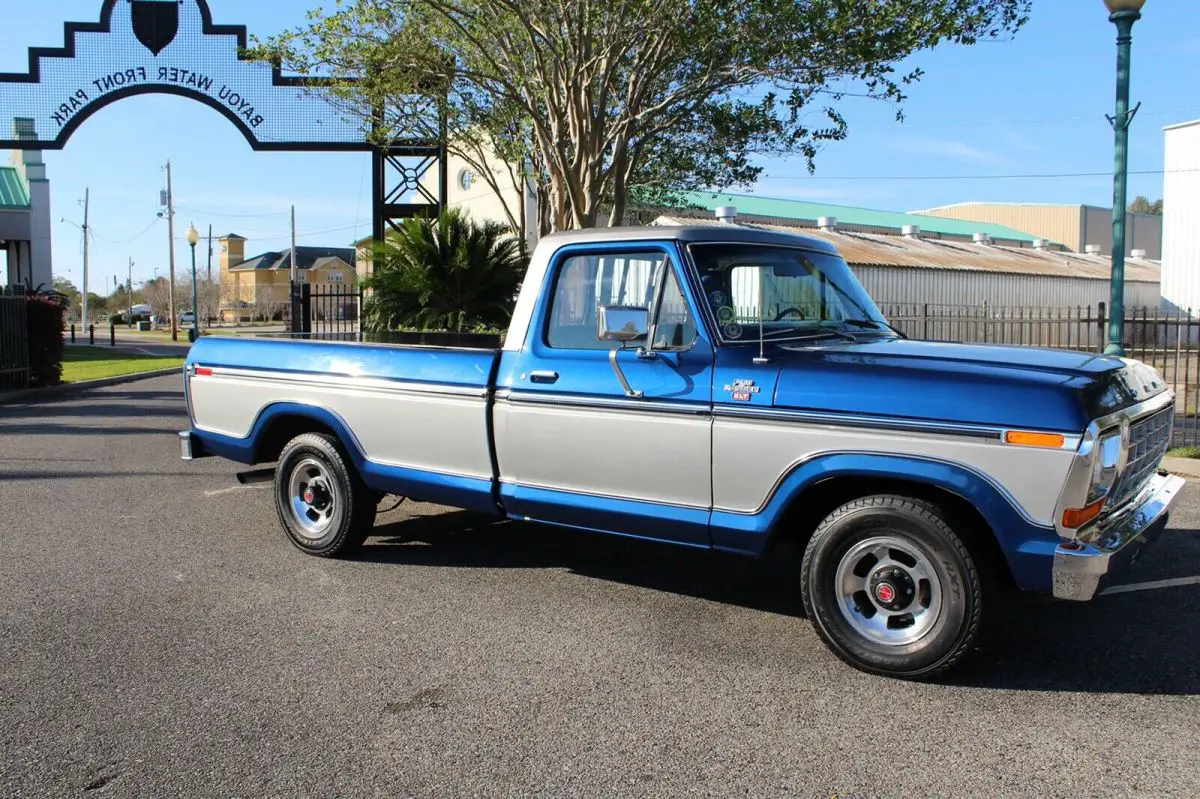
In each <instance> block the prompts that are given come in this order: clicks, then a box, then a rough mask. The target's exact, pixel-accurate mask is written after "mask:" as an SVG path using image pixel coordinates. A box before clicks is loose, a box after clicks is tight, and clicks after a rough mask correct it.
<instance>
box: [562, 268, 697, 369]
mask: <svg viewBox="0 0 1200 799" xmlns="http://www.w3.org/2000/svg"><path fill="white" fill-rule="evenodd" d="M665 259H666V255H664V254H663V253H661V252H642V253H621V254H614V255H605V254H602V253H595V254H588V255H574V256H571V257H570V258H568V259H566V260H565V261H563V263H562V265H561V266H560V267H559V269H558V279H557V281H556V282H555V285H554V296H553V298H552V300H551V305H550V316H549V324H548V325H547V329H546V343H547V344H549V345H550V346H551V347H556V348H560V349H576V350H609V349H612V342H608V341H601V340H600V339H599V338H597V337H596V322H597V318H598V317H599V308H600V306H601V305H630V306H635V307H641V308H648V307H649V306H650V304H651V303H652V302H653V301H654V289H655V286H654V281H655V280H656V279H657V278H658V273H659V267H660V266H661V265H662V263H663V261H664V260H665ZM672 280H673V278H672ZM675 295H676V296H677V297H678V299H677V300H676V301H674V306H673V307H675V309H676V314H677V315H678V311H679V310H680V309H682V310H683V311H684V315H685V316H687V315H688V314H686V308H687V306H686V304H685V303H684V302H683V296H682V294H681V293H680V292H679V289H678V286H676V287H675ZM666 305H667V297H666V296H664V297H663V307H664V309H665V308H666ZM693 327H694V326H693ZM672 335H674V333H672Z"/></svg>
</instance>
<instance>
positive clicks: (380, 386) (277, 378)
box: [193, 366, 488, 399]
mask: <svg viewBox="0 0 1200 799" xmlns="http://www.w3.org/2000/svg"><path fill="white" fill-rule="evenodd" d="M210 368H211V369H212V376H211V377H208V378H203V377H200V378H195V377H194V378H193V379H199V380H205V379H208V380H212V379H216V378H220V377H232V378H242V379H250V380H267V381H271V382H278V383H289V384H293V385H302V386H314V387H317V388H350V389H361V390H364V391H384V392H389V393H395V394H436V395H439V396H447V397H472V398H476V399H484V398H486V397H487V394H488V390H487V388H486V387H484V386H452V385H446V384H443V383H416V382H410V381H406V380H391V379H388V378H385V377H353V376H350V375H325V374H310V373H307V372H289V371H272V370H268V369H238V368H233V367H228V366H213V367H210Z"/></svg>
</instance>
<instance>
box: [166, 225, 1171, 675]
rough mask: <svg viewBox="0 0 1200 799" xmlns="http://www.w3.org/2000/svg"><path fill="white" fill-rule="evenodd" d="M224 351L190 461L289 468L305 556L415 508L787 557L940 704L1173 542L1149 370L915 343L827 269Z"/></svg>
mask: <svg viewBox="0 0 1200 799" xmlns="http://www.w3.org/2000/svg"><path fill="white" fill-rule="evenodd" d="M444 343H445V344H446V345H445V346H430V345H427V344H425V345H408V346H405V345H396V344H372V343H367V342H361V341H354V342H328V341H314V340H291V339H287V338H278V339H271V338H254V339H246V338H237V339H235V338H220V337H211V338H204V339H202V340H201V341H199V342H198V343H197V344H196V345H195V346H194V347H193V348H192V350H191V354H190V356H189V358H188V363H187V367H186V375H185V383H186V394H187V404H188V411H189V414H190V417H191V429H190V430H188V431H186V432H183V433H181V434H180V435H181V442H182V450H183V457H184V458H186V459H191V458H199V457H203V456H208V455H216V456H221V457H224V458H229V459H231V460H234V461H237V462H239V463H245V464H260V463H261V464H271V463H274V464H276V466H275V472H274V496H275V504H276V507H277V508H278V511H279V518H280V520H281V522H282V524H283V529H284V531H285V532H286V533H287V535H288V537H289V538H290V539H291V541H292V543H293V544H295V545H296V546H297V547H299V548H300V549H301V550H303V551H304V552H307V553H310V554H313V555H321V556H331V555H338V554H341V553H345V552H346V551H347V550H349V549H351V548H352V547H354V546H356V545H358V544H359V543H360V542H361V541H362V540H363V539H364V538H365V537H366V536H368V535H369V534H370V533H371V529H372V525H373V524H374V520H375V513H376V507H377V504H378V503H379V502H380V500H381V498H382V497H383V496H384V495H388V494H391V495H400V496H406V497H411V498H414V499H420V500H427V501H430V502H436V503H441V504H444V505H451V506H456V507H461V508H469V509H473V510H477V511H482V512H485V513H489V514H495V515H496V516H499V517H507V518H510V519H525V520H530V521H536V522H541V523H545V524H549V525H558V526H562V527H570V528H576V529H583V530H594V531H598V532H605V533H613V534H616V535H623V536H635V537H638V538H645V539H652V540H655V541H662V542H665V543H671V544H679V545H682V546H688V547H701V548H706V549H717V550H723V551H727V552H735V553H740V554H744V555H747V556H751V557H758V556H762V555H764V554H766V553H768V552H770V551H771V550H772V548H773V547H774V545H776V544H778V543H779V542H781V541H786V540H790V541H792V542H794V543H795V544H797V545H798V546H799V551H802V552H803V553H804V555H803V560H802V562H801V563H800V564H798V569H797V577H798V579H797V583H798V585H799V589H800V591H801V593H802V595H803V601H804V607H805V610H806V613H807V616H808V618H809V619H810V620H811V621H812V623H813V625H814V626H815V628H816V630H817V632H818V633H819V634H820V636H821V638H822V639H823V640H824V641H825V643H826V644H827V645H828V646H829V647H830V648H831V649H832V650H833V652H834V653H836V654H837V655H838V656H839V657H841V658H842V659H843V660H845V661H847V662H848V663H850V664H852V665H854V666H856V667H858V668H861V669H864V670H866V671H871V672H875V673H880V674H886V675H892V676H899V677H906V678H923V677H930V676H932V675H935V674H938V673H940V672H943V671H945V670H946V669H948V668H950V667H951V666H953V665H954V664H955V663H957V662H959V661H960V660H961V658H962V657H963V656H964V654H966V653H967V652H968V651H969V650H970V649H971V648H972V646H973V644H974V643H975V642H976V639H977V636H978V635H979V631H980V624H981V619H982V617H983V614H984V612H985V609H986V608H987V607H988V605H989V604H990V603H993V602H995V601H997V600H998V599H999V598H1000V597H1001V596H1003V594H1004V592H1005V589H1006V588H1012V587H1015V588H1016V589H1019V590H1022V591H1029V592H1036V593H1041V594H1048V595H1052V596H1055V597H1059V598H1062V599H1071V600H1088V599H1091V598H1092V597H1093V596H1094V595H1095V594H1096V593H1097V591H1098V590H1099V588H1100V586H1101V585H1102V583H1103V582H1104V581H1105V580H1106V579H1107V578H1108V576H1109V575H1110V574H1112V573H1113V572H1115V571H1117V570H1118V569H1119V568H1121V567H1122V566H1124V565H1126V564H1127V563H1128V562H1129V561H1131V560H1132V559H1133V558H1134V557H1135V556H1136V554H1137V552H1138V551H1139V549H1140V548H1141V546H1142V545H1143V544H1144V543H1145V542H1146V541H1147V540H1150V539H1153V538H1154V537H1155V536H1156V535H1157V534H1158V533H1159V532H1160V531H1161V530H1162V529H1163V527H1164V526H1165V524H1166V520H1167V513H1168V511H1169V510H1170V508H1171V506H1172V503H1173V502H1174V500H1175V498H1176V496H1177V495H1178V492H1179V490H1180V488H1181V486H1182V481H1181V480H1180V479H1178V478H1176V477H1172V476H1168V475H1165V474H1160V473H1159V470H1158V466H1159V462H1160V459H1161V457H1162V455H1163V453H1164V452H1165V450H1166V448H1167V446H1168V442H1169V441H1170V439H1171V428H1172V423H1173V414H1174V395H1173V393H1172V392H1171V391H1170V390H1169V389H1168V388H1167V386H1166V385H1165V384H1164V382H1163V380H1162V379H1161V378H1160V377H1159V375H1158V374H1157V373H1156V372H1155V370H1154V369H1152V368H1150V367H1148V366H1146V365H1144V364H1141V363H1139V362H1137V361H1132V360H1123V359H1118V358H1113V357H1106V356H1101V355H1089V354H1081V353H1076V352H1065V351H1053V350H1045V349H1025V348H1012V347H1000V346H968V345H958V344H939V343H930V342H919V341H911V340H907V339H905V337H904V336H902V335H900V334H898V333H897V332H895V331H894V330H893V329H892V328H891V327H890V326H889V324H888V322H887V321H886V320H885V319H884V318H883V316H882V315H881V314H880V312H879V310H878V309H877V308H876V306H875V304H874V303H873V302H872V300H871V298H870V297H869V296H868V295H867V293H866V292H865V291H864V290H863V288H862V286H861V285H860V284H859V283H858V282H857V281H856V280H855V278H854V275H853V274H852V272H851V271H850V269H849V268H848V267H847V265H846V262H845V261H844V260H843V259H842V258H841V257H840V256H839V255H838V252H837V250H836V249H835V248H833V247H831V246H830V245H829V244H827V243H825V242H823V241H820V240H815V239H812V238H806V237H802V236H793V235H786V234H781V233H774V232H768V231H763V230H758V229H753V228H747V227H740V226H737V225H723V226H704V227H699V226H697V227H675V228H665V227H659V228H617V229H609V230H596V231H581V232H572V233H560V234H555V235H551V236H548V237H547V238H545V239H543V240H542V242H541V243H540V244H539V245H538V247H537V250H536V252H535V253H534V255H533V259H532V263H531V265H530V268H529V271H528V275H527V278H526V280H525V283H524V286H523V288H522V290H521V294H520V296H519V298H518V301H517V305H516V310H515V313H514V316H513V320H512V325H511V327H510V328H509V331H508V335H507V336H506V337H505V338H504V342H503V346H499V344H498V343H497V344H496V346H485V347H477V348H472V347H469V346H463V345H462V342H461V341H457V340H454V339H447V340H446V341H445V342H444Z"/></svg>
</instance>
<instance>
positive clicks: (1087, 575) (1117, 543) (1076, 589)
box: [1054, 474, 1184, 602]
mask: <svg viewBox="0 0 1200 799" xmlns="http://www.w3.org/2000/svg"><path fill="white" fill-rule="evenodd" d="M1183 485H1184V481H1183V478H1180V477H1175V476H1174V475H1169V474H1160V475H1155V476H1154V477H1151V478H1150V482H1149V483H1148V484H1147V486H1146V488H1145V489H1143V491H1142V492H1141V496H1140V497H1139V498H1138V500H1137V501H1136V502H1135V504H1134V505H1133V506H1132V507H1131V508H1130V509H1129V510H1125V511H1122V512H1121V513H1120V514H1119V515H1118V516H1116V517H1115V518H1112V519H1109V520H1107V521H1106V522H1105V523H1104V525H1103V526H1102V527H1101V528H1100V534H1099V535H1098V536H1097V537H1096V540H1095V541H1094V542H1093V543H1091V544H1084V543H1081V542H1069V543H1064V544H1060V545H1059V546H1058V548H1057V549H1055V551H1054V596H1055V597H1056V598H1058V599H1071V600H1075V601H1077V602H1086V601H1088V600H1089V599H1092V598H1093V597H1095V596H1096V592H1097V591H1099V590H1100V586H1101V583H1103V582H1104V580H1105V579H1106V578H1107V577H1108V576H1109V575H1111V574H1114V573H1117V572H1120V571H1122V570H1123V569H1125V568H1127V567H1129V566H1130V565H1132V564H1133V562H1134V560H1136V559H1137V556H1138V555H1139V554H1140V553H1141V551H1142V548H1143V547H1144V546H1145V545H1146V544H1148V543H1150V542H1151V541H1153V540H1154V539H1156V538H1158V536H1159V535H1160V534H1161V533H1162V531H1163V528H1164V527H1166V525H1167V514H1168V513H1170V511H1171V507H1172V506H1173V505H1174V504H1175V501H1176V500H1177V499H1179V491H1180V489H1182V488H1183Z"/></svg>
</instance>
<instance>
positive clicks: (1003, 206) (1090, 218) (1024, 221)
mask: <svg viewBox="0 0 1200 799" xmlns="http://www.w3.org/2000/svg"><path fill="white" fill-rule="evenodd" d="M913 213H914V214H921V215H924V216H939V217H944V218H946V219H959V220H963V221H967V222H975V223H979V222H990V223H998V224H1002V225H1007V226H1009V227H1014V228H1017V229H1019V230H1023V231H1026V232H1028V233H1031V234H1033V235H1034V236H1037V237H1039V238H1043V239H1048V240H1050V241H1052V242H1054V243H1056V244H1061V245H1063V246H1064V247H1066V248H1067V249H1068V250H1071V251H1073V252H1087V251H1088V248H1089V247H1091V248H1092V249H1093V251H1096V252H1099V253H1112V226H1113V218H1112V216H1113V212H1112V209H1111V208H1098V207H1096V206H1094V205H1043V204H1035V203H958V204H957V205H944V206H941V207H939V208H930V209H928V210H926V211H913ZM1162 238H1163V218H1162V217H1161V216H1157V215H1155V214H1134V213H1129V214H1126V217H1125V254H1126V255H1133V254H1135V253H1136V254H1138V255H1140V256H1141V257H1142V258H1151V259H1154V260H1158V259H1159V258H1161V257H1162Z"/></svg>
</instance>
